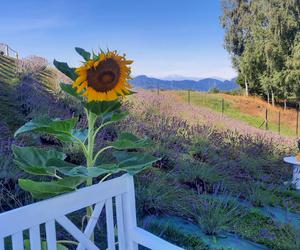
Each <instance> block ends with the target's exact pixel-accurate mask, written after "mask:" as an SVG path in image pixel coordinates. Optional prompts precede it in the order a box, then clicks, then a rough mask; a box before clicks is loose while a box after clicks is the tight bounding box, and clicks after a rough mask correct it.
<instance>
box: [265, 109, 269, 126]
mask: <svg viewBox="0 0 300 250" xmlns="http://www.w3.org/2000/svg"><path fill="white" fill-rule="evenodd" d="M265 119H266V120H265V125H266V130H268V129H269V126H268V109H267V108H266V118H265Z"/></svg>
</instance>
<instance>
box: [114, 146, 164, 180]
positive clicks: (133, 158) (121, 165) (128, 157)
mask: <svg viewBox="0 0 300 250" xmlns="http://www.w3.org/2000/svg"><path fill="white" fill-rule="evenodd" d="M113 156H114V157H115V158H116V159H117V161H118V169H119V171H125V172H127V173H129V174H131V175H134V174H137V173H139V172H141V171H143V170H144V169H146V168H149V167H151V166H152V164H153V163H155V162H156V161H158V160H160V158H157V157H154V156H152V155H150V154H147V153H139V152H126V151H116V152H114V153H113Z"/></svg>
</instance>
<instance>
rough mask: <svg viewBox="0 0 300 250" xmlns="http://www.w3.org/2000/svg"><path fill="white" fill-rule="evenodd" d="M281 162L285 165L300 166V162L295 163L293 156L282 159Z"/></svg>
mask: <svg viewBox="0 0 300 250" xmlns="http://www.w3.org/2000/svg"><path fill="white" fill-rule="evenodd" d="M283 160H284V161H285V162H286V163H289V164H292V165H299V166H300V161H297V159H296V157H295V156H289V157H284V158H283Z"/></svg>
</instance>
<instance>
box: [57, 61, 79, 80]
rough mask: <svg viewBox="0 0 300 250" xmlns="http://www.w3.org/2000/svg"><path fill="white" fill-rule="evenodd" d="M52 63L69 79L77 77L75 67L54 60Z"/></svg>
mask: <svg viewBox="0 0 300 250" xmlns="http://www.w3.org/2000/svg"><path fill="white" fill-rule="evenodd" d="M53 64H54V66H55V67H56V68H57V69H58V70H59V71H60V72H62V73H63V74H65V75H66V76H67V77H69V78H71V80H73V81H75V80H76V78H77V77H78V76H77V74H76V72H75V68H70V67H69V65H68V64H67V63H65V62H59V61H56V60H54V61H53Z"/></svg>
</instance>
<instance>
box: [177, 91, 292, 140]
mask: <svg viewBox="0 0 300 250" xmlns="http://www.w3.org/2000/svg"><path fill="white" fill-rule="evenodd" d="M177 94H178V95H179V96H180V97H182V98H183V100H185V101H186V102H188V94H187V91H178V92H177ZM222 99H223V98H222V97H221V96H220V95H217V94H211V93H201V92H194V91H191V98H190V101H191V104H194V105H196V106H200V107H206V108H209V109H212V110H213V111H216V112H220V113H221V112H222ZM224 114H225V115H227V116H229V117H231V118H234V119H237V120H241V121H244V122H246V123H247V124H249V125H251V126H253V127H256V128H259V127H260V126H261V125H262V123H263V122H264V118H262V117H259V116H252V115H249V114H246V113H243V112H241V111H240V110H239V109H238V108H237V107H236V106H235V105H234V102H233V101H231V100H227V99H224ZM261 128H262V129H264V128H265V125H263V126H261ZM268 129H269V130H271V131H274V132H278V124H277V123H274V122H269V123H268ZM280 131H281V134H282V135H286V136H295V131H294V130H293V129H291V128H290V127H288V126H286V125H284V124H281V128H280Z"/></svg>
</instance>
